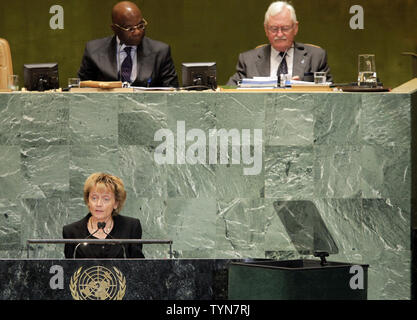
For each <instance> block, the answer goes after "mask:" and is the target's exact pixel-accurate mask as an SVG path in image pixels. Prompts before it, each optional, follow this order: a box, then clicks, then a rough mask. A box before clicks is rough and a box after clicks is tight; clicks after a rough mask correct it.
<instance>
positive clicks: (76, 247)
mask: <svg viewBox="0 0 417 320" xmlns="http://www.w3.org/2000/svg"><path fill="white" fill-rule="evenodd" d="M99 223H100V222H99ZM104 225H106V224H104ZM97 226H98V224H97ZM99 230H100V228H97V230H96V231H94V232H93V233H90V234H89V235H88V236H87V238H86V239H88V238H90V237H92V236H93V235H94V234H96V233H97V232H98V231H99ZM103 230H104V229H103ZM80 244H81V242H80V243H79V244H77V245H76V246H75V249H74V255H73V256H72V258H73V259H75V255H76V253H77V249H78V247H79V246H80Z"/></svg>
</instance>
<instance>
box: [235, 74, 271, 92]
mask: <svg viewBox="0 0 417 320" xmlns="http://www.w3.org/2000/svg"><path fill="white" fill-rule="evenodd" d="M239 87H240V88H262V89H270V88H276V87H277V78H276V77H253V79H249V78H245V79H242V82H241V83H240V85H239Z"/></svg>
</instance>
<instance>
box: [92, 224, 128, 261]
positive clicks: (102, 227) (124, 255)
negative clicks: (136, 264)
mask: <svg viewBox="0 0 417 320" xmlns="http://www.w3.org/2000/svg"><path fill="white" fill-rule="evenodd" d="M105 226H106V223H105V222H101V224H100V222H99V223H97V227H99V229H103V232H104V233H105V234H106V235H107V236H109V237H110V238H112V239H114V238H113V237H112V236H111V235H110V234H108V233H107V232H106V231H105V230H104V227H105ZM120 245H121V246H122V249H123V258H124V259H126V250H125V246H124V244H123V243H121V244H120Z"/></svg>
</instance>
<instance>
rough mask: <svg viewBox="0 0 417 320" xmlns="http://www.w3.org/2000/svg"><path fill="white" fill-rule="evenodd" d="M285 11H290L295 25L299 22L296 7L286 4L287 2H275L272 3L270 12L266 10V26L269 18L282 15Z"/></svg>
mask: <svg viewBox="0 0 417 320" xmlns="http://www.w3.org/2000/svg"><path fill="white" fill-rule="evenodd" d="M285 9H288V10H290V14H291V19H292V21H293V22H294V23H295V22H297V17H296V15H295V10H294V7H293V6H292V5H290V4H289V3H287V2H285V1H275V2H272V3H271V4H270V5H269V8H268V10H266V13H265V20H264V25H267V24H268V21H269V18H271V17H273V16H275V15H277V14H278V13H281V12H282V11H284V10H285Z"/></svg>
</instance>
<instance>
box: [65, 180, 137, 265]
mask: <svg viewBox="0 0 417 320" xmlns="http://www.w3.org/2000/svg"><path fill="white" fill-rule="evenodd" d="M125 200H126V191H125V188H124V185H123V181H122V180H121V179H120V178H118V177H116V176H113V175H110V174H105V173H93V174H92V175H90V176H89V177H88V178H87V180H86V181H85V184H84V202H85V204H86V205H87V207H88V210H89V212H88V214H87V215H86V216H85V217H84V218H83V219H81V220H79V221H76V222H74V223H71V224H68V225H66V226H64V227H63V232H62V233H63V237H64V239H140V238H141V237H142V226H141V224H140V221H139V220H138V219H135V218H130V217H124V216H122V215H120V211H121V210H122V208H123V205H124V203H125ZM64 251H65V257H66V258H144V255H143V253H142V244H131V243H129V244H105V245H103V244H85V243H79V244H65V249H64Z"/></svg>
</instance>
